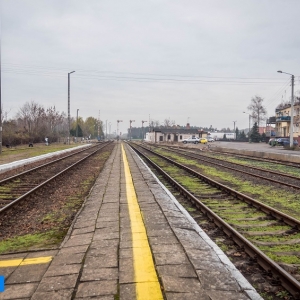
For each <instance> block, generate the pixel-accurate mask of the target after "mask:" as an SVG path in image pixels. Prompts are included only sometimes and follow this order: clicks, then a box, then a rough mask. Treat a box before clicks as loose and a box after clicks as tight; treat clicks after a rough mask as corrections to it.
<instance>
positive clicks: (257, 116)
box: [248, 96, 267, 127]
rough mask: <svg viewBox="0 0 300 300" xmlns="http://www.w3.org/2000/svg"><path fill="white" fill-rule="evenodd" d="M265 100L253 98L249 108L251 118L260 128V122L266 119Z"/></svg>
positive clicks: (257, 97)
mask: <svg viewBox="0 0 300 300" xmlns="http://www.w3.org/2000/svg"><path fill="white" fill-rule="evenodd" d="M263 101H264V99H263V98H261V97H259V96H255V97H252V99H251V103H250V105H249V106H248V110H249V111H250V112H251V117H252V118H253V120H254V122H257V125H258V127H259V124H260V121H263V120H265V119H266V114H267V110H266V108H265V107H264V106H263Z"/></svg>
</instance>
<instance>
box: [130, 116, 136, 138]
mask: <svg viewBox="0 0 300 300" xmlns="http://www.w3.org/2000/svg"><path fill="white" fill-rule="evenodd" d="M132 122H135V120H130V121H129V123H130V139H129V140H130V141H131V138H132V136H131V123H132Z"/></svg>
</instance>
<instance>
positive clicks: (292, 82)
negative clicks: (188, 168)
mask: <svg viewBox="0 0 300 300" xmlns="http://www.w3.org/2000/svg"><path fill="white" fill-rule="evenodd" d="M277 72H278V73H282V74H287V75H291V86H292V97H291V123H290V147H293V142H294V130H293V129H294V80H295V76H294V75H293V74H290V73H286V72H282V71H277Z"/></svg>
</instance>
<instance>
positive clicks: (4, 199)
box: [0, 143, 109, 214]
mask: <svg viewBox="0 0 300 300" xmlns="http://www.w3.org/2000/svg"><path fill="white" fill-rule="evenodd" d="M108 144H109V143H102V144H97V145H95V146H92V147H89V148H84V149H83V150H80V151H77V152H73V153H71V154H69V155H67V156H64V157H61V158H58V159H54V160H53V161H51V162H48V163H45V164H41V165H40V166H38V167H35V168H32V169H29V170H27V171H24V172H22V173H20V174H17V175H14V176H11V177H8V178H5V179H3V180H1V181H0V214H1V213H2V212H4V211H6V210H7V209H9V208H10V207H12V206H13V205H14V204H16V203H18V202H19V201H21V200H24V199H25V198H26V197H29V196H30V195H32V194H33V193H34V192H36V191H37V190H39V189H40V188H42V187H43V186H45V185H47V184H49V183H50V182H51V181H53V180H56V179H58V178H59V176H61V175H62V174H65V173H66V172H67V171H68V170H70V169H71V168H73V167H75V166H78V165H79V164H80V163H81V162H82V161H84V160H86V159H87V158H89V157H90V156H92V155H94V154H95V153H97V152H98V151H99V150H101V149H103V148H104V147H105V146H107V145H108Z"/></svg>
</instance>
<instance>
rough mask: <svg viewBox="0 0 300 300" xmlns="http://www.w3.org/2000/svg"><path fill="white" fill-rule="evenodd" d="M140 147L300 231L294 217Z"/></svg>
mask: <svg viewBox="0 0 300 300" xmlns="http://www.w3.org/2000/svg"><path fill="white" fill-rule="evenodd" d="M139 147H141V148H143V149H145V150H147V151H149V152H151V153H152V154H154V155H156V156H158V157H160V158H162V159H164V160H167V161H168V162H170V163H171V164H173V165H175V166H177V167H179V168H181V169H183V170H185V171H187V172H189V173H190V174H192V175H193V176H195V177H197V178H199V179H201V180H202V181H204V182H207V183H208V184H210V185H212V186H214V187H216V188H218V189H220V190H222V191H224V192H226V193H227V194H230V195H232V196H233V197H235V198H237V199H240V200H242V201H245V202H247V203H248V204H250V205H252V206H253V207H256V208H259V209H260V210H262V211H263V212H265V213H266V214H268V215H270V216H272V217H274V218H276V219H278V220H281V221H284V222H285V223H286V224H288V225H290V226H292V227H294V228H295V229H298V230H300V221H299V220H297V219H295V218H293V217H291V216H289V215H287V214H285V213H283V212H281V211H279V210H277V209H275V208H273V207H271V206H268V205H266V204H264V203H261V202H260V201H258V200H255V199H253V198H251V197H249V196H247V195H245V194H243V193H240V192H238V191H236V190H234V189H232V188H230V187H228V186H226V185H224V184H222V183H219V182H217V181H215V180H213V179H211V178H209V177H207V176H205V175H203V174H200V173H198V172H196V171H195V170H193V169H191V168H189V167H187V166H185V165H182V164H180V163H178V162H176V161H174V160H172V159H170V158H168V157H165V156H163V155H161V154H159V153H156V152H154V151H151V150H149V149H147V148H144V147H142V146H139Z"/></svg>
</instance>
